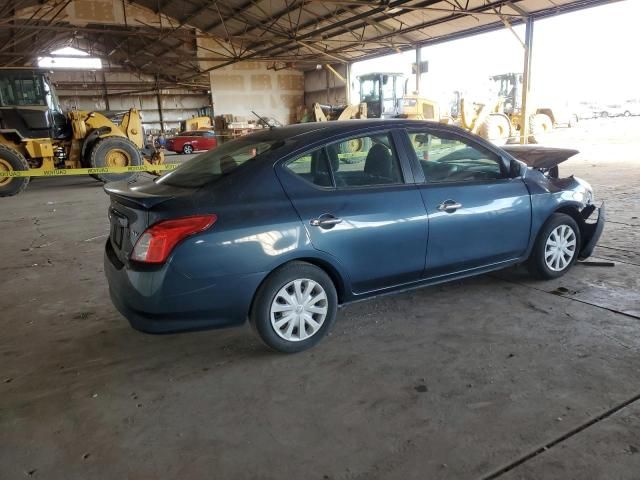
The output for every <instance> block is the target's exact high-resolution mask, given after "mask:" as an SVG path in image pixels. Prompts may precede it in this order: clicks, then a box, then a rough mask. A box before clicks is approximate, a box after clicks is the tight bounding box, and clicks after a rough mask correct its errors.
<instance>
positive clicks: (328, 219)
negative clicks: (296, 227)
mask: <svg viewBox="0 0 640 480" xmlns="http://www.w3.org/2000/svg"><path fill="white" fill-rule="evenodd" d="M341 222H342V219H341V218H338V217H334V216H333V215H330V214H328V213H325V214H324V215H320V216H319V217H318V218H312V219H311V220H309V224H310V225H311V226H312V227H320V228H333V227H334V226H335V225H337V224H339V223H341Z"/></svg>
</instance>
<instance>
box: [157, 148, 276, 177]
mask: <svg viewBox="0 0 640 480" xmlns="http://www.w3.org/2000/svg"><path fill="white" fill-rule="evenodd" d="M283 144H284V142H283V141H282V140H261V141H259V140H256V139H252V138H250V137H245V138H239V139H237V140H232V141H230V142H227V143H224V144H222V146H220V147H218V148H215V149H213V150H209V151H208V152H205V153H203V154H201V155H198V156H197V157H195V158H192V159H191V160H187V161H186V162H184V163H183V164H182V165H180V166H179V167H178V168H176V169H175V170H172V171H170V172H169V173H166V174H165V175H163V176H162V177H160V178H158V179H157V180H156V183H161V184H164V185H172V186H175V187H188V188H193V187H202V186H203V185H206V184H207V183H210V182H212V181H214V180H217V179H218V178H220V177H222V176H224V175H228V174H229V173H231V172H232V171H234V170H235V169H236V168H238V167H239V166H240V165H242V164H243V163H245V162H247V161H249V160H252V159H254V158H257V157H259V156H260V155H263V154H264V153H266V152H268V151H271V150H274V149H276V148H279V147H280V146H282V145H283Z"/></svg>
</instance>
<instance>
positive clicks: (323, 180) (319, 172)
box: [285, 147, 333, 187]
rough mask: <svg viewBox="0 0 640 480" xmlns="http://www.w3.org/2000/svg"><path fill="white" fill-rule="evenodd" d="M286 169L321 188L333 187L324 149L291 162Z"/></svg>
mask: <svg viewBox="0 0 640 480" xmlns="http://www.w3.org/2000/svg"><path fill="white" fill-rule="evenodd" d="M285 167H286V168H287V169H289V170H290V171H291V172H293V173H295V174H296V175H298V176H299V177H300V178H303V179H304V180H306V181H307V182H309V183H313V184H314V185H317V186H319V187H333V180H332V177H331V172H330V171H329V164H328V162H327V154H326V152H325V149H324V147H323V148H319V149H317V150H314V151H312V152H309V153H305V154H304V155H302V156H301V157H298V158H295V159H294V160H291V161H289V162H288V163H287V164H286V165H285Z"/></svg>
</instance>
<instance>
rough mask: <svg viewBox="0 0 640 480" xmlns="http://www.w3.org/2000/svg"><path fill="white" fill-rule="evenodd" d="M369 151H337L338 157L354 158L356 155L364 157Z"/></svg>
mask: <svg viewBox="0 0 640 480" xmlns="http://www.w3.org/2000/svg"><path fill="white" fill-rule="evenodd" d="M368 153H369V152H368V151H367V152H353V153H339V154H338V158H356V157H363V158H364V157H366V156H367V154H368Z"/></svg>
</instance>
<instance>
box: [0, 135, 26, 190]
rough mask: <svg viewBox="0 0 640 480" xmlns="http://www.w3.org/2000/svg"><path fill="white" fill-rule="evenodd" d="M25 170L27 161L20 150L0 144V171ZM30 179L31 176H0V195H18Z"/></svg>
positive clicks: (9, 172)
mask: <svg viewBox="0 0 640 480" xmlns="http://www.w3.org/2000/svg"><path fill="white" fill-rule="evenodd" d="M27 170H29V163H28V162H27V160H26V159H25V158H24V156H23V155H22V154H21V153H20V152H18V151H17V150H14V149H13V148H10V147H8V146H6V145H3V144H0V172H6V173H7V174H11V173H12V172H26V171H27ZM30 179H31V177H5V176H2V177H0V197H11V196H13V195H18V194H19V193H20V192H22V191H23V190H24V189H25V188H27V185H29V180H30Z"/></svg>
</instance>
